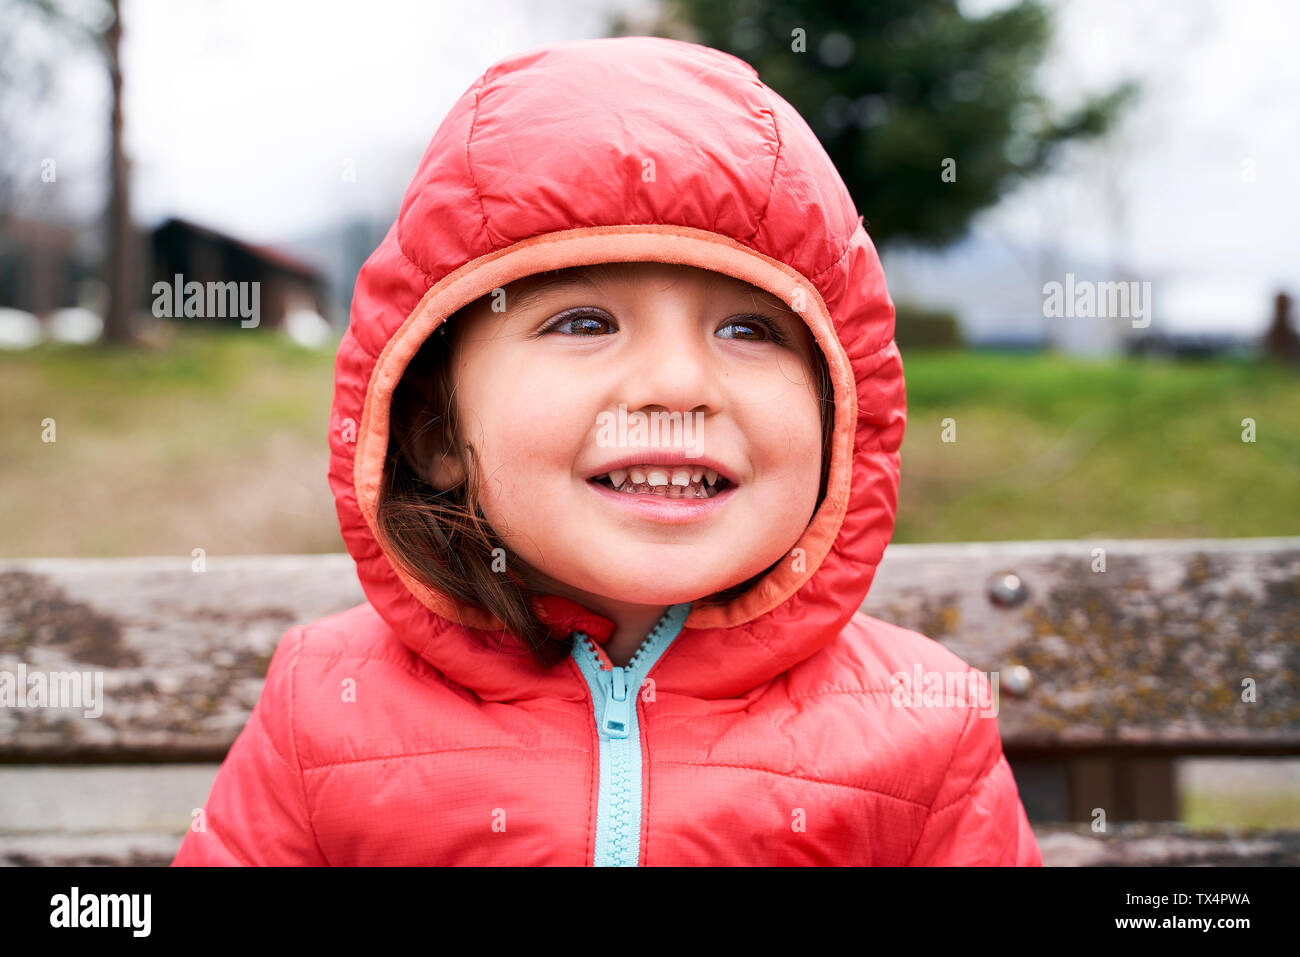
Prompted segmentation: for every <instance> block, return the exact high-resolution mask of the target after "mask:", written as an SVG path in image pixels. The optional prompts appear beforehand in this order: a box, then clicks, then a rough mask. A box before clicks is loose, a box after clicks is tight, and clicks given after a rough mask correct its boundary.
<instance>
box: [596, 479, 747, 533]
mask: <svg viewBox="0 0 1300 957" xmlns="http://www.w3.org/2000/svg"><path fill="white" fill-rule="evenodd" d="M586 484H587V488H589V489H591V490H592V491H593V492H595V493H596V494H597V495H599V496H600V497H601V498H603V499H605V500H606V501H608V502H610V503H611V504H612V505H614V506H615V507H616V508H622V509H625V510H627V512H628V513H629V514H632V515H636V516H639V517H641V518H645V519H649V520H650V521H654V522H663V523H665V524H669V525H685V524H688V523H690V522H698V521H701V520H703V519H705V518H708V517H709V516H711V515H713V514H714V513H715V512H717V510H718V509H720V508H722V507H724V506H725V505H726V504H727V503H728V502H729V501H731V499H732V496H733V495H734V493H735V491H736V489H737V487H738V486H735V485H728V486H727V487H726V488H724V489H723V490H722V491H721V492H719V493H718V494H717V495H714V496H713V497H712V498H668V497H666V496H663V495H654V494H651V493H639V492H616V491H614V490H613V489H612V488H610V487H609V486H607V485H601V484H600V483H599V482H593V481H588V482H587V483H586Z"/></svg>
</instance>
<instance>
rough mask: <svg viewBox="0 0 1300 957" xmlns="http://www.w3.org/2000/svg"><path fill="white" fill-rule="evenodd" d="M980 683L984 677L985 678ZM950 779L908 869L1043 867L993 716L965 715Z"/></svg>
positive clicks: (938, 796) (929, 815)
mask: <svg viewBox="0 0 1300 957" xmlns="http://www.w3.org/2000/svg"><path fill="white" fill-rule="evenodd" d="M981 680H984V679H983V676H982V675H981ZM966 712H967V713H966V722H965V724H964V725H963V726H962V730H961V734H960V735H959V736H958V738H957V746H956V748H955V749H954V751H953V755H952V759H951V760H950V761H949V763H948V770H947V773H946V774H945V775H944V778H943V780H942V782H941V783H940V785H939V790H938V792H937V794H936V795H935V799H934V801H933V802H932V803H931V805H930V810H929V812H928V813H927V814H926V818H925V825H924V826H923V827H922V829H921V836H920V838H919V840H918V841H917V842H916V847H915V848H914V849H913V850H912V857H911V859H910V860H909V861H908V864H910V865H913V866H932V867H933V866H1004V867H1011V866H1018V867H1042V865H1043V855H1042V853H1041V852H1040V851H1039V848H1038V842H1037V841H1036V840H1035V839H1034V832H1033V831H1032V830H1031V829H1030V827H1029V818H1028V817H1027V816H1026V815H1025V808H1024V805H1023V804H1021V802H1020V792H1019V790H1017V788H1016V779H1015V777H1014V776H1012V773H1011V765H1010V764H1008V763H1007V759H1006V756H1005V755H1004V754H1003V753H1002V736H1001V735H1000V734H999V733H998V724H997V719H996V717H994V716H981V713H980V711H979V710H978V709H976V708H967V709H966Z"/></svg>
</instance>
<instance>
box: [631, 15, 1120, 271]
mask: <svg viewBox="0 0 1300 957" xmlns="http://www.w3.org/2000/svg"><path fill="white" fill-rule="evenodd" d="M610 32H611V33H612V34H613V35H625V34H653V35H659V36H670V37H676V38H677V39H684V40H690V41H693V42H696V43H703V44H705V45H707V46H711V47H716V48H717V49H720V50H726V51H727V52H728V53H732V54H734V55H736V56H738V57H740V58H741V59H743V60H745V61H746V62H748V63H750V64H752V65H753V66H754V68H755V69H757V70H758V72H759V75H760V76H761V77H762V79H763V81H764V82H765V83H767V84H768V85H769V86H771V87H772V88H773V89H774V90H776V91H777V92H778V93H780V94H781V95H782V96H783V97H785V98H786V99H787V100H789V101H790V103H791V105H793V106H794V107H795V109H797V110H798V111H799V112H800V114H802V115H803V117H804V118H805V119H806V120H807V121H808V124H809V126H811V127H812V129H813V131H814V132H815V133H816V134H817V136H818V138H819V139H820V140H821V142H822V145H823V146H824V147H825V148H826V152H827V153H828V154H829V155H830V157H831V159H832V160H833V161H834V163H835V166H836V168H837V169H839V171H840V174H841V175H842V176H843V177H844V181H845V183H846V184H847V186H848V188H849V192H850V193H851V194H852V196H853V199H854V202H855V203H856V204H857V207H858V211H859V212H860V213H862V214H863V215H864V216H865V217H866V225H867V229H868V231H869V232H870V233H871V236H872V239H873V240H874V241H875V242H876V244H877V245H884V244H886V243H889V242H893V241H897V240H905V241H908V242H911V243H914V244H916V245H920V246H939V245H944V244H947V243H950V242H952V241H954V240H956V239H959V238H961V236H962V235H963V234H964V233H965V232H966V229H967V226H968V224H969V222H970V220H971V218H972V217H973V216H974V214H975V213H976V212H978V211H979V210H981V209H984V208H986V207H989V206H992V205H993V204H994V203H996V202H997V201H998V199H999V197H1001V196H1002V195H1003V194H1004V193H1005V192H1007V191H1008V190H1009V189H1010V188H1011V187H1012V186H1013V185H1015V183H1016V182H1017V181H1019V180H1020V179H1022V178H1024V177H1027V176H1032V175H1034V174H1036V173H1038V172H1041V171H1043V170H1044V169H1045V168H1046V167H1047V165H1048V163H1049V161H1050V159H1051V157H1052V154H1053V153H1054V152H1055V151H1056V150H1057V149H1058V148H1059V147H1060V146H1061V145H1062V144H1064V143H1067V142H1069V141H1071V140H1075V139H1080V138H1085V137H1092V136H1097V135H1099V134H1101V133H1104V132H1105V131H1106V130H1107V129H1108V128H1110V126H1111V125H1112V123H1113V122H1114V121H1115V119H1116V118H1117V117H1118V115H1119V113H1120V111H1121V110H1122V109H1123V107H1124V105H1125V104H1126V102H1127V101H1129V100H1130V99H1131V98H1132V97H1133V96H1134V95H1135V94H1136V92H1137V88H1136V86H1134V85H1133V84H1131V83H1125V84H1121V85H1119V86H1117V87H1116V88H1115V89H1113V90H1111V91H1109V92H1107V93H1105V94H1103V95H1099V96H1094V97H1092V98H1090V99H1088V100H1087V101H1086V102H1084V103H1083V104H1081V105H1080V106H1078V107H1077V108H1076V109H1074V110H1072V111H1070V112H1068V113H1067V114H1066V115H1064V116H1059V115H1057V111H1056V110H1054V109H1053V108H1052V106H1051V104H1049V103H1047V102H1046V100H1045V98H1044V97H1043V96H1042V95H1040V94H1039V93H1038V92H1037V91H1036V90H1035V89H1034V82H1033V81H1034V76H1033V74H1034V71H1035V69H1036V67H1037V66H1038V64H1039V62H1040V61H1041V60H1042V58H1043V56H1044V54H1045V52H1046V49H1047V43H1048V41H1049V39H1050V37H1051V22H1050V16H1049V13H1048V11H1047V10H1046V9H1045V8H1044V6H1043V5H1042V4H1041V3H1039V2H1034V0H1024V2H1021V3H1017V4H1015V5H1013V6H1010V7H1007V8H1004V9H1002V10H998V11H996V12H993V13H990V14H988V15H987V16H984V17H979V18H976V17H970V16H966V15H965V14H963V13H962V11H961V9H960V5H959V4H958V3H956V2H954V0H872V2H870V3H857V4H850V3H836V2H828V0H664V5H663V6H662V7H661V8H660V12H659V16H658V19H656V20H655V21H653V22H652V23H634V22H632V21H631V20H629V19H628V18H626V17H624V16H623V15H619V16H618V17H616V18H615V19H614V20H613V21H612V23H611V29H610Z"/></svg>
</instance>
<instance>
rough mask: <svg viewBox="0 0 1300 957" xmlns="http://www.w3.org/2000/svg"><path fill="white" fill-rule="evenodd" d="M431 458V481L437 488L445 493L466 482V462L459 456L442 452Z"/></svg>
mask: <svg viewBox="0 0 1300 957" xmlns="http://www.w3.org/2000/svg"><path fill="white" fill-rule="evenodd" d="M430 458H431V459H432V462H431V464H430V466H429V481H430V482H431V483H432V484H433V486H434V487H435V488H437V489H439V490H440V491H443V492H445V491H447V490H448V489H452V488H455V487H456V486H457V485H459V484H460V483H461V482H463V481H465V462H464V460H463V459H462V458H461V457H460V456H459V455H455V454H452V453H450V452H447V451H445V450H442V451H439V452H438V453H437V454H436V455H433V456H430ZM426 461H429V460H428V459H426Z"/></svg>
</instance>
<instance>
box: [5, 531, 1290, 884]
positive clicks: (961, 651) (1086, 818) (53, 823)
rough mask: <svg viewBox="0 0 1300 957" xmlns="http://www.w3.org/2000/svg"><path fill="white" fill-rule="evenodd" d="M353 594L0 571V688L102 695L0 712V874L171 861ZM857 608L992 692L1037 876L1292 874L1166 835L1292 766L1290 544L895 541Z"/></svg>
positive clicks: (91, 572) (1232, 846)
mask: <svg viewBox="0 0 1300 957" xmlns="http://www.w3.org/2000/svg"><path fill="white" fill-rule="evenodd" d="M1103 569H1104V570H1103ZM364 600H365V598H364V595H363V594H362V591H361V589H360V586H359V585H358V583H357V580H356V574H355V566H354V564H353V562H352V559H351V558H350V557H348V556H347V555H342V554H339V555H308V556H232V557H223V556H207V557H206V559H205V568H204V570H203V571H201V572H198V571H195V570H194V569H193V567H192V563H191V559H189V558H177V559H164V558H124V559H86V560H82V559H32V560H12V559H10V560H0V672H4V671H9V672H10V673H16V671H17V669H18V668H20V667H25V668H26V669H28V670H31V671H36V670H40V671H44V672H46V673H53V672H65V673H66V672H73V671H78V672H87V671H97V672H102V674H103V696H104V706H103V713H102V714H101V715H99V716H98V717H93V718H92V717H84V716H83V714H84V709H81V710H78V709H52V708H31V707H27V708H17V707H0V863H18V864H31V863H102V864H123V863H136V864H164V863H167V862H168V861H169V860H170V858H171V856H172V854H173V853H174V852H175V848H176V846H177V845H178V844H179V841H180V838H181V836H182V835H183V833H184V830H185V828H186V827H187V826H188V823H189V821H190V816H191V813H192V811H193V810H194V809H195V808H197V807H199V806H201V805H202V803H203V801H204V799H205V797H206V794H207V787H208V785H210V783H211V779H212V776H213V775H215V772H216V765H217V764H218V763H219V762H220V761H221V760H222V758H223V757H224V756H225V753H226V751H227V749H228V748H229V747H230V744H231V743H232V742H233V740H234V738H235V736H236V735H237V734H238V733H239V730H240V729H241V728H242V727H243V725H244V723H245V722H246V721H247V720H248V716H249V712H250V710H251V709H252V706H253V704H254V703H255V702H256V700H257V697H258V694H259V692H260V690H261V685H262V681H263V679H264V676H265V673H266V667H267V664H268V662H269V661H270V657H271V653H272V652H273V651H274V649H275V646H276V643H277V642H278V641H279V640H280V638H281V637H282V636H283V635H284V633H285V631H286V630H287V629H288V628H289V627H291V626H292V625H294V624H298V623H301V622H308V621H311V620H313V619H315V618H319V617H321V616H322V615H328V614H332V613H334V612H337V611H341V610H343V609H345V608H349V607H351V606H353V605H355V604H358V603H360V602H362V601H364ZM863 610H864V611H865V612H866V613H868V614H871V615H874V616H876V617H878V618H882V619H885V620H887V621H892V622H895V623H897V624H900V625H903V626H905V627H908V628H913V629H916V630H917V631H921V632H923V633H924V634H926V635H929V636H930V637H931V638H933V639H935V640H936V641H939V642H942V643H943V644H944V645H946V646H947V647H949V648H950V649H952V650H953V651H954V652H955V653H956V654H958V655H960V656H961V657H962V658H964V659H965V660H966V661H967V662H969V663H970V664H971V665H972V666H973V667H975V668H977V669H980V670H982V671H985V672H987V673H988V674H989V675H990V679H991V681H992V680H993V678H994V676H996V684H997V691H998V709H999V710H998V716H997V720H998V724H999V728H1000V730H1001V733H1002V739H1003V746H1004V749H1005V750H1006V753H1007V755H1008V758H1009V759H1010V760H1011V762H1012V765H1013V767H1014V769H1015V773H1016V778H1017V782H1018V784H1019V786H1020V790H1021V797H1022V800H1023V801H1024V803H1025V806H1026V809H1027V811H1028V813H1029V816H1030V820H1031V822H1032V823H1033V825H1034V828H1035V832H1036V833H1037V834H1038V836H1039V839H1040V844H1041V846H1042V847H1043V851H1044V856H1045V859H1046V862H1047V863H1049V864H1128V863H1143V864H1147V863H1234V862H1235V863H1246V862H1256V863H1268V864H1278V863H1290V864H1296V863H1300V832H1297V831H1246V830H1236V831H1234V830H1222V831H1217V832H1206V831H1192V830H1190V829H1188V828H1186V827H1183V826H1181V825H1178V824H1177V823H1175V822H1177V820H1178V819H1179V817H1180V813H1179V808H1178V806H1177V792H1176V788H1175V774H1174V769H1175V761H1176V760H1177V759H1179V758H1182V757H1189V756H1229V755H1231V756H1270V757H1278V756H1298V755H1300V696H1298V695H1297V690H1296V687H1297V681H1296V679H1297V676H1300V539H1245V540H1210V541H1168V542H1164V541H1149V542H1147V541H1133V542H1106V541H1097V542H1020V543H997V544H957V545H950V544H944V545H899V546H893V547H891V548H890V549H889V551H888V552H887V553H886V557H885V560H884V562H883V563H882V565H881V568H880V570H879V573H878V575H877V578H876V582H875V584H874V585H873V587H872V590H871V594H870V596H869V598H868V600H867V602H866V603H865V604H864V606H863ZM1298 803H1300V800H1298ZM1099 809H1100V811H1101V812H1102V817H1101V819H1100V820H1101V821H1102V823H1103V824H1104V829H1099V828H1098V826H1097V825H1098V822H1099V817H1098V813H1097V812H1098V810H1099Z"/></svg>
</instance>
